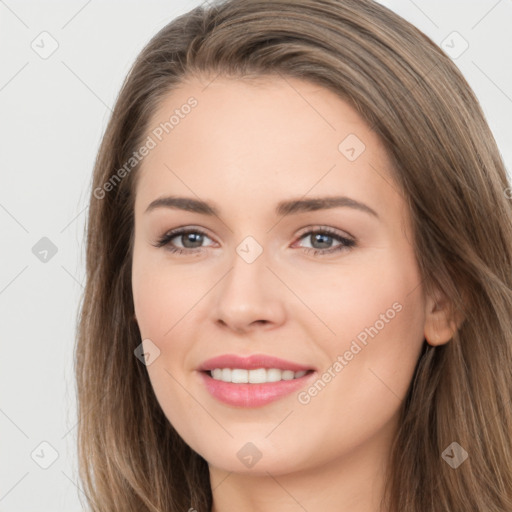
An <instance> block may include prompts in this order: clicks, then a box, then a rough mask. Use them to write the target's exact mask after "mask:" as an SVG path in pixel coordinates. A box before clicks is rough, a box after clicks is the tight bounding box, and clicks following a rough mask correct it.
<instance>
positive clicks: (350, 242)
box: [300, 228, 356, 255]
mask: <svg viewBox="0 0 512 512" xmlns="http://www.w3.org/2000/svg"><path fill="white" fill-rule="evenodd" d="M302 239H306V240H307V239H309V240H310V247H304V250H305V252H306V253H310V252H312V253H313V254H314V255H317V254H320V255H325V254H332V253H335V252H340V251H344V250H350V249H351V248H352V247H355V245H356V241H355V240H354V239H352V238H348V237H346V236H344V235H341V234H340V233H338V232H337V231H336V230H334V229H331V228H318V229H315V230H311V231H308V232H306V233H304V234H302V235H301V237H300V240H302ZM333 241H337V242H338V245H334V246H333Z"/></svg>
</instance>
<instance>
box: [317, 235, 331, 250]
mask: <svg viewBox="0 0 512 512" xmlns="http://www.w3.org/2000/svg"><path fill="white" fill-rule="evenodd" d="M313 238H314V240H315V241H317V240H318V239H322V238H323V241H322V240H320V243H324V244H326V245H327V247H319V249H328V248H329V247H328V246H329V244H328V242H326V241H325V239H326V238H331V237H330V236H329V235H325V234H322V233H316V234H315V235H313Z"/></svg>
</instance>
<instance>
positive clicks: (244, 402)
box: [199, 372, 315, 408]
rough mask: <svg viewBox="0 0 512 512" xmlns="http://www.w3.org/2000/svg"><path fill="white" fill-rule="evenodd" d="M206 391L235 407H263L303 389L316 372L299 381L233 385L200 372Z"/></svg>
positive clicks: (304, 376)
mask: <svg viewBox="0 0 512 512" xmlns="http://www.w3.org/2000/svg"><path fill="white" fill-rule="evenodd" d="M199 373H200V375H201V378H202V379H203V382H204V384H205V386H206V389H207V390H208V391H209V392H210V394H211V395H212V396H213V397H214V398H216V399H217V400H219V401H221V402H223V403H225V404H229V405H233V406H235V407H247V408H250V407H261V406H263V405H266V404H268V403H270V402H273V401H275V400H278V399H279V398H281V397H283V396H286V395H289V394H291V393H293V392H294V391H298V390H299V389H300V388H302V387H303V386H304V385H305V384H306V382H307V381H309V380H310V379H311V377H312V376H313V375H314V373H315V372H311V373H307V374H306V375H303V376H302V377H299V378H298V379H292V380H280V381H277V382H265V383H263V384H233V383H232V382H224V381H221V380H215V379H214V378H212V377H210V374H209V373H208V372H199Z"/></svg>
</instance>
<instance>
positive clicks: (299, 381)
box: [197, 354, 317, 408]
mask: <svg viewBox="0 0 512 512" xmlns="http://www.w3.org/2000/svg"><path fill="white" fill-rule="evenodd" d="M197 370H198V373H199V375H200V377H201V380H202V383H203V385H204V386H205V387H206V390H207V391H208V392H209V393H210V395H211V396H212V397H213V398H215V399H216V400H218V401H220V402H222V403H223V404H228V405H231V406H233V407H243V408H253V407H261V406H264V405H266V404H269V403H271V402H273V401H275V400H278V399H280V398H283V397H285V396H289V395H291V394H292V393H293V392H294V391H298V390H299V389H300V388H302V387H304V386H305V385H306V384H307V383H309V382H310V381H311V380H313V378H314V375H316V374H317V371H316V369H315V368H311V367H309V368H308V367H306V366H304V365H301V364H299V363H294V362H291V361H285V360H283V359H278V358H275V357H272V356H267V355H261V354H256V355H252V356H249V357H240V356H238V355H233V354H231V355H229V354H228V355H224V356H219V357H216V358H213V359H209V360H208V361H205V362H204V363H203V364H202V365H201V366H200V367H199V368H198V369H197Z"/></svg>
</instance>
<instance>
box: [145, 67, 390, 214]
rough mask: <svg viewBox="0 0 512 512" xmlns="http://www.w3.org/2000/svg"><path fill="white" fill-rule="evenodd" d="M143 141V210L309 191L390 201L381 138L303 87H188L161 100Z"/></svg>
mask: <svg viewBox="0 0 512 512" xmlns="http://www.w3.org/2000/svg"><path fill="white" fill-rule="evenodd" d="M147 136H148V137H151V138H152V139H153V140H154V142H155V146H154V148H153V149H152V150H151V151H150V152H149V154H148V155H147V156H146V157H145V158H144V160H143V162H142V165H141V169H140V172H141V175H140V176H139V180H138V190H137V196H136V197H137V198H138V199H137V200H138V201H139V202H140V201H142V200H144V202H145V203H146V206H147V203H148V202H149V201H151V200H154V199H155V197H157V196H158V195H163V194H164V193H165V192H175V191H176V192H178V193H186V194H187V195H188V196H191V195H193V194H195V195H198V196H201V197H205V196H208V195H210V194H215V193H217V195H219V194H220V195H222V196H223V199H226V197H227V195H230V194H233V199H235V200H237V201H239V202H240V203H241V204H242V203H244V202H245V204H248V203H247V201H248V200H249V198H251V200H252V199H253V198H254V197H258V196H260V198H261V199H262V200H264V201H265V203H268V202H269V201H270V199H271V198H272V196H275V197H274V199H275V201H274V202H277V200H278V198H279V199H280V198H282V196H283V195H284V196H294V197H297V196H303V195H305V194H308V193H309V191H311V193H312V194H313V195H315V194H317V193H318V194H321V195H325V194H326V193H330V192H334V191H335V192H339V193H343V194H344V195H350V194H352V195H355V196H357V195H359V196H360V197H361V195H364V196H365V198H366V199H367V200H369V201H373V202H374V204H376V205H378V204H381V203H386V202H390V203H391V202H392V201H393V200H395V201H396V197H391V196H392V195H393V193H394V194H395V196H396V188H397V187H396V186H394V185H393V184H392V183H391V182H392V180H391V176H390V161H389V159H388V155H387V153H386V151H385V148H384V146H383V145H382V143H381V141H380V139H379V138H378V137H377V135H376V134H375V133H374V132H373V131H372V130H371V129H370V128H369V126H368V125H367V123H366V122H365V121H364V120H363V119H362V118H361V117H360V116H359V114H358V113H357V112H356V111H355V109H354V108H353V107H352V106H351V105H350V104H348V103H347V102H346V101H344V100H342V99H341V98H340V97H339V96H338V95H336V94H334V93H333V92H332V91H329V90H328V89H325V88H323V87H321V86H319V85H316V84H313V83H310V82H307V81H303V80H299V79H295V78H290V77H286V78H284V77H278V76H276V77H265V78H264V77H259V78H258V79H257V80H254V79H251V80H248V79H235V78H225V77H217V78H215V79H213V80H211V79H210V80H207V79H197V78H196V79H191V80H188V81H187V82H185V83H183V84H181V85H180V87H179V88H177V89H176V90H174V91H172V92H171V93H169V94H168V95H167V96H166V97H165V98H164V99H163V100H162V102H161V104H160V106H159V108H158V110H157V111H156V113H155V115H154V116H153V118H152V119H151V121H150V123H149V126H148V129H147ZM390 185H392V186H391V190H383V189H390ZM393 189H395V190H393ZM235 192H236V194H235ZM386 194H388V195H389V197H388V198H387V199H386ZM258 204H262V203H261V202H260V203H258ZM384 205H385V204H384Z"/></svg>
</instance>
